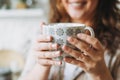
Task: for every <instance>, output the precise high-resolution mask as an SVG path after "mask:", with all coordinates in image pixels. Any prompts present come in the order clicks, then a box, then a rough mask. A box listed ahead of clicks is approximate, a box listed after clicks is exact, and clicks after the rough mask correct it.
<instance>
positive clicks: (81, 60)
mask: <svg viewBox="0 0 120 80" xmlns="http://www.w3.org/2000/svg"><path fill="white" fill-rule="evenodd" d="M77 38H78V39H77ZM77 38H73V37H69V38H68V41H69V43H71V44H72V45H74V46H75V47H77V48H78V49H79V50H80V51H77V50H74V49H72V48H70V47H68V46H65V45H64V46H63V47H62V49H63V51H64V52H65V53H67V54H69V55H71V56H72V57H74V58H70V57H69V58H68V57H66V58H64V61H65V62H67V63H71V64H74V65H76V66H79V67H81V68H82V69H83V70H84V71H85V72H87V73H88V74H90V75H93V76H96V75H101V74H102V75H103V74H105V71H108V70H107V67H106V64H105V61H104V47H103V46H102V44H101V43H100V41H99V40H98V39H96V38H95V37H91V36H89V35H87V34H83V33H80V34H78V35H77ZM106 75H107V74H106Z"/></svg>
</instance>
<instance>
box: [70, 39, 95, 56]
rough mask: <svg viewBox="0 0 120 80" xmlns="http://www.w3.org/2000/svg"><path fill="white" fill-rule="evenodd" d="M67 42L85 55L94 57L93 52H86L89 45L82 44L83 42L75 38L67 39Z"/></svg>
mask: <svg viewBox="0 0 120 80" xmlns="http://www.w3.org/2000/svg"><path fill="white" fill-rule="evenodd" d="M68 41H69V42H70V43H71V44H73V45H75V46H76V47H77V48H78V49H80V50H81V51H82V52H83V53H84V54H85V55H89V56H94V50H93V49H92V50H88V48H89V49H90V45H89V44H87V43H85V42H83V41H80V40H78V39H76V38H73V37H68ZM88 51H89V52H88Z"/></svg>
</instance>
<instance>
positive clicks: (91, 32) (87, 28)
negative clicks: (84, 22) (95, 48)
mask: <svg viewBox="0 0 120 80" xmlns="http://www.w3.org/2000/svg"><path fill="white" fill-rule="evenodd" d="M85 30H89V31H90V34H91V36H92V37H95V33H94V30H93V29H92V28H91V27H89V26H86V27H85Z"/></svg>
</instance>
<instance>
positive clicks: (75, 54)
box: [62, 46, 91, 63]
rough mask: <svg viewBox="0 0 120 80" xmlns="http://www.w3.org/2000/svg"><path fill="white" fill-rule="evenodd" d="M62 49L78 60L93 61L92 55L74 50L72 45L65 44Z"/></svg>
mask: <svg viewBox="0 0 120 80" xmlns="http://www.w3.org/2000/svg"><path fill="white" fill-rule="evenodd" d="M62 49H63V50H64V51H65V53H68V54H69V55H71V56H72V57H74V58H75V59H76V60H80V61H82V62H86V63H88V62H90V61H91V58H90V57H88V56H86V55H84V54H83V53H81V52H79V51H76V50H73V49H72V48H70V47H67V46H63V47H62Z"/></svg>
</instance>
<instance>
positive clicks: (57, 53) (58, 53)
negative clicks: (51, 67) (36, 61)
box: [35, 51, 62, 58]
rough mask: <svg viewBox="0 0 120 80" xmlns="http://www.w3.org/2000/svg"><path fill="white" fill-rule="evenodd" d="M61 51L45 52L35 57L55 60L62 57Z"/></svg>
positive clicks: (38, 53)
mask: <svg viewBox="0 0 120 80" xmlns="http://www.w3.org/2000/svg"><path fill="white" fill-rule="evenodd" d="M61 55H62V53H61V51H51V52H50V51H43V52H37V53H36V54H35V56H37V57H38V58H55V57H58V56H61Z"/></svg>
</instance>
